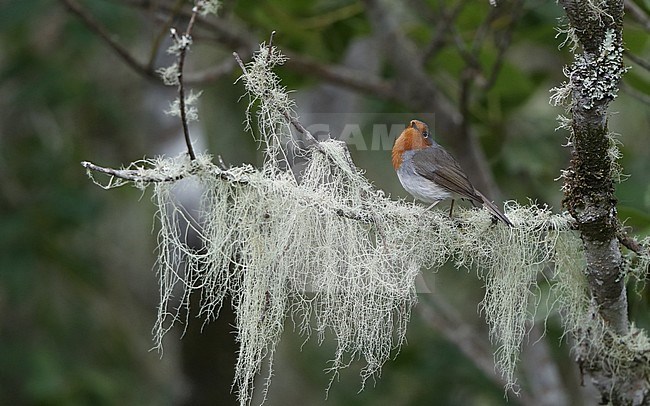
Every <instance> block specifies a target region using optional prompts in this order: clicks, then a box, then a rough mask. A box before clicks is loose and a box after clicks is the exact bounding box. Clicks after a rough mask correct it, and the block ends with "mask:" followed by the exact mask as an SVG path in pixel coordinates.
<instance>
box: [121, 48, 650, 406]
mask: <svg viewBox="0 0 650 406" xmlns="http://www.w3.org/2000/svg"><path fill="white" fill-rule="evenodd" d="M284 60H285V58H284V56H282V55H281V54H280V53H279V52H277V50H274V49H269V47H265V46H263V47H262V49H261V50H260V52H259V53H257V54H256V56H255V57H254V59H253V61H252V62H251V63H249V64H248V65H247V66H246V72H245V73H244V75H243V76H242V78H241V80H242V81H243V82H244V85H245V87H246V91H247V94H248V95H249V97H250V100H251V104H250V106H249V115H252V114H254V112H253V108H256V109H257V113H256V114H257V118H258V120H257V122H258V128H257V129H258V133H257V135H258V137H259V140H260V142H261V143H262V145H263V146H264V151H265V159H264V164H263V165H262V167H261V168H260V169H256V168H253V167H251V166H249V165H242V166H236V167H231V168H228V169H223V168H222V167H219V166H217V165H214V164H213V163H212V159H211V157H210V156H208V155H203V154H199V155H197V159H196V160H194V161H191V160H190V159H189V158H188V157H187V156H185V155H183V156H181V157H178V158H174V159H170V158H160V159H155V160H147V161H141V162H138V163H136V164H133V165H132V166H131V167H130V170H131V171H133V173H135V174H138V175H139V176H141V178H142V179H150V180H152V181H144V180H143V181H135V185H136V186H138V187H140V188H145V187H147V186H149V185H153V200H154V203H155V204H156V206H157V208H158V212H157V215H156V218H157V219H158V223H159V226H158V227H159V232H158V242H159V246H158V264H157V267H158V277H159V284H160V305H159V308H158V320H157V323H156V325H155V327H154V336H155V341H156V346H157V347H158V348H160V349H162V339H163V336H164V335H165V333H167V332H168V331H169V330H170V329H171V328H172V326H173V325H174V324H175V323H178V322H183V323H184V322H185V321H186V320H187V317H188V316H189V311H190V309H189V304H190V297H191V296H192V295H198V297H199V304H198V308H197V309H196V310H195V311H196V312H197V313H198V314H199V315H201V316H202V317H204V318H205V320H206V321H209V320H212V319H214V318H216V317H218V315H219V311H220V309H221V306H222V305H223V301H224V298H225V297H226V296H229V297H230V298H231V300H232V305H233V307H234V311H235V314H236V329H237V340H238V342H239V345H240V349H239V352H238V359H237V364H236V369H235V387H236V390H237V391H238V397H239V401H240V404H241V405H246V404H248V403H249V402H250V399H251V396H252V392H253V389H254V383H255V380H256V378H257V376H258V374H259V372H260V371H261V369H262V365H263V364H264V363H265V362H266V363H267V364H268V366H269V367H268V371H269V372H268V375H267V377H266V385H265V386H264V390H266V387H267V385H268V382H269V380H270V376H271V373H272V369H273V368H272V367H273V356H274V353H275V349H276V346H277V344H278V342H279V340H280V337H281V334H282V332H283V330H284V327H285V325H286V323H287V321H288V320H289V319H290V320H292V321H293V326H294V328H295V329H296V330H298V331H299V332H300V333H301V334H303V335H305V336H307V337H309V336H312V335H315V336H316V337H317V339H318V340H319V342H320V341H322V340H324V339H328V338H329V337H332V338H333V339H334V341H335V342H336V351H335V353H334V355H333V358H332V360H331V363H330V367H329V372H331V373H332V379H334V378H335V377H336V376H337V374H338V371H339V370H340V369H341V368H344V367H346V366H348V365H350V364H351V363H352V362H354V361H355V360H357V359H362V360H363V361H365V363H366V366H365V368H363V369H362V371H361V378H362V382H365V381H366V380H367V379H368V378H370V377H372V376H373V375H375V374H378V373H379V372H380V369H381V367H382V366H383V364H384V363H385V362H386V361H387V360H388V359H389V357H390V356H391V355H392V354H394V353H395V352H397V351H399V348H400V346H401V345H403V344H404V342H405V335H406V329H407V325H408V321H409V319H410V315H411V309H412V307H413V306H414V305H415V303H416V302H417V294H416V285H415V280H416V276H417V275H418V273H419V272H420V270H421V269H423V268H427V269H432V270H437V269H439V268H440V267H441V266H442V265H443V264H445V263H449V262H451V263H455V264H456V266H457V267H462V268H467V269H476V271H477V275H478V277H479V278H481V279H482V280H484V281H485V285H486V294H485V298H484V300H483V301H482V303H481V309H482V311H483V313H484V314H485V318H486V321H487V323H488V324H489V331H490V338H491V339H492V341H493V342H494V344H495V345H496V347H497V350H496V354H495V361H496V364H497V367H498V368H499V370H500V371H501V372H502V373H503V376H504V378H505V381H506V382H507V387H508V388H512V389H513V390H514V391H516V390H517V387H516V384H517V375H516V365H517V361H518V359H519V351H520V348H521V343H522V341H523V340H524V339H525V337H526V334H527V328H528V326H529V325H530V323H531V322H534V314H535V312H536V308H537V305H538V304H539V301H540V297H539V294H540V289H539V288H538V286H537V283H538V282H537V277H538V275H539V273H540V271H541V270H543V269H544V268H548V267H554V269H555V272H554V275H553V277H552V284H553V292H555V293H556V296H554V297H555V299H554V300H555V304H556V305H557V308H558V309H559V310H560V313H561V314H562V316H563V322H564V326H565V329H566V331H567V333H568V334H571V335H572V336H573V337H575V338H576V339H577V344H578V345H580V344H581V343H582V342H584V341H585V340H587V339H590V340H595V342H596V346H595V347H590V348H595V349H596V350H595V351H596V352H595V354H593V357H596V356H600V355H601V354H603V353H605V352H604V351H605V350H606V348H605V345H604V343H605V342H606V340H605V337H606V334H605V332H606V329H605V328H604V327H603V325H602V323H601V322H600V321H599V320H600V319H599V318H598V316H597V312H594V311H593V306H592V304H591V301H590V299H589V294H588V286H587V283H586V279H585V275H584V272H583V271H584V267H585V262H584V258H583V255H582V248H581V242H580V239H579V238H578V237H577V236H576V235H575V234H574V232H573V231H571V230H570V227H569V225H570V221H569V218H568V216H567V215H563V214H561V215H558V214H553V213H552V212H551V211H550V210H549V209H548V208H546V207H539V206H537V205H529V206H526V207H524V206H521V205H519V204H517V203H514V202H509V203H508V204H507V205H506V210H505V212H506V214H507V216H508V217H509V218H510V220H511V221H512V223H514V227H506V226H504V225H503V224H493V222H492V219H491V217H490V215H489V213H488V212H487V211H486V210H477V209H473V210H463V209H458V210H457V211H456V213H455V217H454V218H453V219H452V218H450V217H449V216H448V215H447V214H446V213H441V212H440V211H436V210H426V209H425V208H424V207H422V206H418V205H413V204H410V203H406V202H404V201H395V200H392V199H390V198H389V197H387V196H386V195H385V194H384V193H383V192H381V191H379V190H377V189H375V188H374V187H373V186H372V185H371V184H370V183H369V181H368V180H367V179H366V178H365V177H364V176H363V173H362V171H360V170H359V169H358V168H356V167H354V165H353V163H352V161H351V159H350V157H349V154H348V151H347V150H346V148H345V145H344V144H342V143H341V142H338V141H333V140H329V141H324V142H321V143H319V144H318V148H310V149H309V150H303V151H302V152H301V153H302V155H303V157H304V158H305V160H306V166H305V168H304V170H303V171H302V173H301V176H300V177H299V178H298V177H297V176H295V175H294V173H293V172H292V171H291V170H289V169H288V168H289V167H290V166H291V163H292V162H291V161H290V159H289V158H288V154H287V153H286V145H287V143H288V142H290V141H291V140H292V139H293V138H292V134H291V127H290V126H291V123H290V120H289V119H288V118H291V117H293V115H294V112H293V102H292V101H291V99H290V98H289V96H288V94H287V92H286V90H285V89H284V88H283V87H282V86H281V84H280V81H279V79H278V78H277V76H275V74H274V73H273V72H272V71H271V67H272V66H274V65H275V64H278V63H282V62H283V61H284ZM248 123H249V125H250V124H251V123H252V121H250V117H249V121H248ZM158 180H177V181H158ZM188 182H193V183H194V184H195V185H197V186H198V187H199V188H200V190H201V205H200V210H199V211H198V213H190V212H188V211H187V210H186V209H185V208H184V207H183V205H182V204H181V203H180V202H179V200H178V198H177V195H176V192H177V190H179V189H182V188H183V187H186V185H187V183H188ZM112 186H115V185H112ZM190 230H192V231H194V232H195V233H196V235H197V236H198V237H199V240H200V244H201V245H200V246H199V247H198V248H193V247H191V246H190V245H189V244H188V242H187V236H188V233H189V231H190ZM424 246H426V249H423V247H424ZM643 261H646V262H647V258H646V259H643ZM644 266H647V265H644ZM314 333H315V334H314ZM634 339H636V340H641V339H640V338H638V336H634ZM631 340H632V338H630V339H623V341H622V342H623V343H624V344H622V345H624V347H625V348H628V347H630V348H631V345H632V342H631ZM641 341H643V340H641ZM625 343H627V344H625ZM644 343H645V341H643V342H642V344H640V345H639V346H640V347H643V346H644V345H645V344H644ZM644 348H645V347H644ZM622 351H623V350H622ZM617 354H618V355H613V356H614V357H628V355H626V354H628V353H626V352H624V351H623V352H620V353H617ZM621 354H623V355H621ZM628 358H629V357H628ZM591 359H595V358H591ZM626 359H627V358H626Z"/></svg>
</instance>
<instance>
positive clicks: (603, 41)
mask: <svg viewBox="0 0 650 406" xmlns="http://www.w3.org/2000/svg"><path fill="white" fill-rule="evenodd" d="M560 3H561V4H562V7H563V8H564V10H565V12H566V16H567V18H568V21H569V35H571V36H573V38H574V39H575V40H576V41H577V44H578V45H579V46H580V52H576V54H575V60H574V62H573V64H572V65H571V66H570V67H569V68H568V70H567V76H568V78H569V82H568V84H567V90H568V93H567V95H566V96H568V97H570V98H571V104H570V111H571V115H572V117H571V118H572V121H571V135H572V136H571V145H572V148H573V150H572V159H571V164H570V168H569V169H568V170H567V171H566V172H565V173H564V178H565V185H564V190H565V199H564V205H565V207H566V209H567V210H568V211H569V212H570V213H571V215H572V216H573V218H574V219H575V221H576V224H577V228H578V231H579V232H580V235H581V238H582V241H583V243H584V249H585V257H586V263H587V269H586V276H587V280H588V283H589V288H590V291H591V295H592V302H593V303H594V308H595V309H596V310H595V311H596V312H597V313H598V314H599V316H600V318H601V319H602V320H603V322H604V324H605V326H606V329H607V331H608V334H609V337H608V339H611V340H617V339H618V337H623V336H626V335H627V334H628V333H629V332H630V325H629V321H628V313H627V297H626V292H625V281H624V264H623V260H622V256H621V251H620V247H619V244H618V241H617V237H616V232H617V229H618V227H619V225H618V224H619V222H618V220H617V213H616V197H615V196H614V182H615V177H616V176H615V175H616V171H617V167H616V161H615V157H614V155H615V154H613V153H612V151H613V149H612V148H613V147H614V144H613V140H612V138H611V137H612V136H611V135H610V132H609V130H608V126H607V117H608V115H607V108H608V105H609V103H610V102H611V101H612V100H613V99H614V98H615V97H616V92H617V89H618V84H619V81H620V78H621V75H622V74H623V73H624V72H625V68H624V67H623V62H622V56H623V14H624V11H623V1H622V0H606V1H592V0H576V1H566V0H565V1H561V2H560ZM589 347H590V344H589V342H585V343H583V344H582V345H580V346H579V347H578V362H579V363H580V364H581V365H582V366H583V371H584V372H585V373H587V374H588V375H590V377H591V379H592V381H593V383H594V385H595V386H596V388H597V389H598V390H599V391H600V393H601V397H602V401H603V403H611V404H616V405H618V404H620V405H632V404H634V405H638V404H649V403H650V399H649V398H648V390H649V383H648V377H647V368H648V366H647V365H642V363H638V364H639V365H638V366H637V367H635V365H636V364H635V363H631V364H625V366H624V367H621V368H612V366H611V365H607V360H606V359H604V358H602V357H600V358H598V357H597V358H596V359H595V360H594V359H593V351H592V348H589Z"/></svg>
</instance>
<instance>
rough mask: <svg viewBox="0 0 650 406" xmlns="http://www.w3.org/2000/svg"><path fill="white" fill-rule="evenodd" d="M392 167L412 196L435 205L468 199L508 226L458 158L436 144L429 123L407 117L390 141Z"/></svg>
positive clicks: (504, 217) (502, 215)
mask: <svg viewBox="0 0 650 406" xmlns="http://www.w3.org/2000/svg"><path fill="white" fill-rule="evenodd" d="M393 167H394V168H395V171H396V172H397V176H398V177H399V181H400V183H401V184H402V186H403V187H404V189H406V191H407V192H409V193H410V194H411V195H413V197H415V198H416V199H418V200H421V201H423V202H425V203H432V204H431V206H435V205H436V204H437V203H438V202H440V201H441V200H445V199H448V198H452V201H451V204H452V206H451V208H452V209H453V207H454V206H453V204H454V200H453V199H456V198H461V199H468V200H470V201H471V202H472V203H480V204H483V205H484V206H485V207H486V208H487V209H488V211H490V213H492V214H493V215H494V216H495V217H496V218H498V219H499V220H501V221H503V222H504V223H506V224H507V225H509V226H511V227H512V223H511V222H510V220H508V218H507V217H506V216H505V215H504V214H503V213H502V212H501V211H500V210H499V209H498V208H497V207H496V206H495V205H494V203H492V202H491V201H489V200H488V199H487V198H486V197H485V196H483V194H482V193H481V192H479V191H478V190H476V189H475V188H474V186H472V183H471V182H470V181H469V179H467V175H465V172H463V169H462V168H461V167H460V165H459V164H458V162H456V160H455V159H454V157H452V156H451V155H450V154H449V153H448V152H447V151H445V149H444V148H442V147H441V146H440V145H438V144H437V143H436V142H435V141H434V140H433V138H432V136H431V134H430V133H429V126H427V125H426V124H425V123H423V122H422V121H419V120H411V122H410V124H409V126H408V127H407V128H406V129H405V130H404V131H403V132H402V134H400V136H399V137H398V138H397V139H396V140H395V145H393Z"/></svg>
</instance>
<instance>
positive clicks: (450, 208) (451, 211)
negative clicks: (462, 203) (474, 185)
mask: <svg viewBox="0 0 650 406" xmlns="http://www.w3.org/2000/svg"><path fill="white" fill-rule="evenodd" d="M454 202H455V200H454V199H451V205H450V206H449V218H452V217H453V216H452V214H453V212H454Z"/></svg>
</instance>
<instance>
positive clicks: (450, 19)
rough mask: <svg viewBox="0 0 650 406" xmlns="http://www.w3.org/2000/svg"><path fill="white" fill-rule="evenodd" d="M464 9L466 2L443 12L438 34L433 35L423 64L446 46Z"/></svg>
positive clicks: (423, 58)
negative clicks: (457, 18)
mask: <svg viewBox="0 0 650 406" xmlns="http://www.w3.org/2000/svg"><path fill="white" fill-rule="evenodd" d="M463 7H465V0H461V1H458V2H457V3H456V4H455V5H454V8H453V9H451V11H447V10H445V11H443V12H442V16H441V17H440V18H439V19H438V25H437V28H436V32H435V34H433V40H432V41H431V42H430V43H429V45H427V47H426V48H425V49H424V51H423V52H422V63H423V64H424V62H426V61H427V60H429V59H430V58H432V57H434V56H436V54H437V53H438V52H440V51H441V50H442V49H443V47H444V46H445V45H446V43H447V35H448V34H449V28H450V27H451V26H452V25H453V24H454V23H455V22H456V17H458V14H460V12H461V10H462V9H463Z"/></svg>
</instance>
